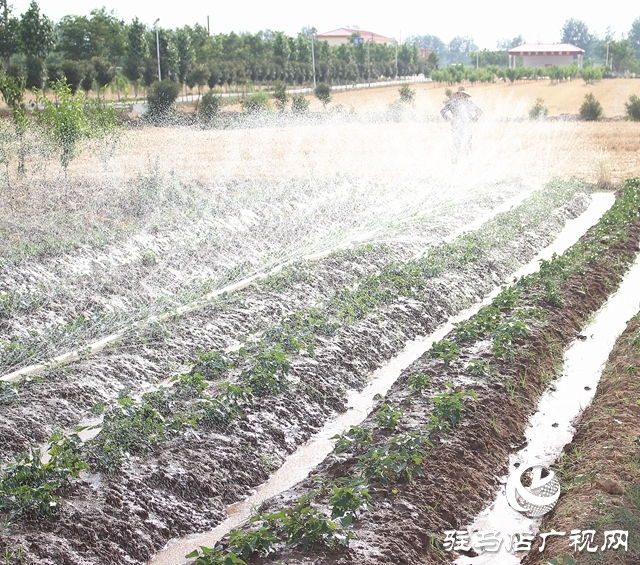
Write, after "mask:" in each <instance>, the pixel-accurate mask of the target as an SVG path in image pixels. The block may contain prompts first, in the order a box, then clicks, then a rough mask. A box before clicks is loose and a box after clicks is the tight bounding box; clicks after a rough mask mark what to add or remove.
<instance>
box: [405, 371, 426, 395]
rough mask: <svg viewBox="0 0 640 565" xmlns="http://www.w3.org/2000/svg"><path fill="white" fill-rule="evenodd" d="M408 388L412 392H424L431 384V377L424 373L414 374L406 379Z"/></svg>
mask: <svg viewBox="0 0 640 565" xmlns="http://www.w3.org/2000/svg"><path fill="white" fill-rule="evenodd" d="M407 384H408V385H409V388H410V389H411V390H413V391H417V390H424V389H425V388H427V387H428V386H429V385H430V384H431V377H430V376H429V375H427V374H426V373H414V374H413V375H409V378H408V379H407Z"/></svg>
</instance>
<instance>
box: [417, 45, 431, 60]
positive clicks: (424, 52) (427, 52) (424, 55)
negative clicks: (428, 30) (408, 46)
mask: <svg viewBox="0 0 640 565" xmlns="http://www.w3.org/2000/svg"><path fill="white" fill-rule="evenodd" d="M419 51H420V60H421V61H426V60H428V59H429V55H431V52H432V51H433V49H425V48H424V47H420V48H419Z"/></svg>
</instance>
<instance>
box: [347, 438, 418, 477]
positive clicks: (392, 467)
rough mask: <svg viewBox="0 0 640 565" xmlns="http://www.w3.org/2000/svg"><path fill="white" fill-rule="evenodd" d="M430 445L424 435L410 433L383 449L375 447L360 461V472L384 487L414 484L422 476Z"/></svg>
mask: <svg viewBox="0 0 640 565" xmlns="http://www.w3.org/2000/svg"><path fill="white" fill-rule="evenodd" d="M427 445H428V444H427V442H425V440H424V438H423V437H422V435H421V434H420V432H417V431H414V432H408V433H404V434H400V435H398V436H395V437H393V438H391V439H390V440H389V441H388V442H387V443H386V444H384V445H382V446H376V447H372V448H371V449H369V451H367V452H366V453H364V454H362V455H359V456H358V457H357V459H358V464H357V468H358V469H359V470H360V471H361V472H362V473H363V474H364V477H365V478H367V479H368V480H378V481H381V482H383V483H395V482H398V481H408V482H411V481H412V480H413V477H414V476H415V475H418V476H421V475H422V461H423V459H424V457H425V455H426V447H427Z"/></svg>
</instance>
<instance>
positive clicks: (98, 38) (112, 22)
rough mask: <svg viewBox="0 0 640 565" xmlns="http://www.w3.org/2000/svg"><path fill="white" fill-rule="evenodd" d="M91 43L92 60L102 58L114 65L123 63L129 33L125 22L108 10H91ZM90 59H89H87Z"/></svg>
mask: <svg viewBox="0 0 640 565" xmlns="http://www.w3.org/2000/svg"><path fill="white" fill-rule="evenodd" d="M90 16H91V18H90V20H89V25H90V28H89V43H90V46H91V51H90V54H91V58H93V57H102V58H103V59H107V60H108V61H112V62H113V63H116V64H118V63H121V62H122V61H123V59H124V56H125V46H126V42H127V31H126V26H125V24H124V21H122V20H119V19H118V18H117V17H116V15H115V12H114V11H113V10H111V11H110V12H107V10H106V8H104V7H103V8H100V9H96V10H91V13H90ZM87 58H88V57H87Z"/></svg>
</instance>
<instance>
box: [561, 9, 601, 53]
mask: <svg viewBox="0 0 640 565" xmlns="http://www.w3.org/2000/svg"><path fill="white" fill-rule="evenodd" d="M560 33H561V34H562V37H561V41H562V43H571V44H572V45H575V46H576V47H580V49H584V50H585V56H586V57H591V56H592V55H593V53H592V51H593V49H592V47H593V44H594V42H595V39H596V38H595V37H594V36H593V35H592V34H591V33H590V32H589V28H588V27H587V24H585V23H584V22H583V21H582V20H577V19H575V18H569V19H568V20H567V21H566V22H564V25H563V26H562V29H561V30H560Z"/></svg>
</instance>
